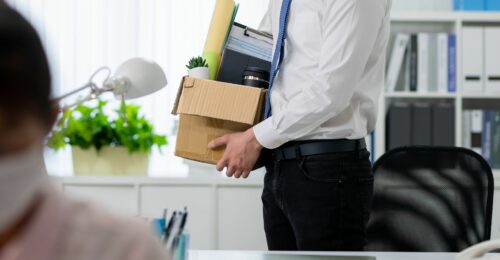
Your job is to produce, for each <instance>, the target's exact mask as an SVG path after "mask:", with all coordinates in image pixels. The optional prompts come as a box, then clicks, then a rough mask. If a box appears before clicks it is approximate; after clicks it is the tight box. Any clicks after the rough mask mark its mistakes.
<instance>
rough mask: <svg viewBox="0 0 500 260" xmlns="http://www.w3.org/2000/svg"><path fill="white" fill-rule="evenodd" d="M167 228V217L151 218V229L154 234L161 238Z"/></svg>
mask: <svg viewBox="0 0 500 260" xmlns="http://www.w3.org/2000/svg"><path fill="white" fill-rule="evenodd" d="M164 228H165V219H164V218H155V219H153V220H151V231H152V232H153V234H154V235H155V236H156V237H158V239H161V237H162V235H163V232H164Z"/></svg>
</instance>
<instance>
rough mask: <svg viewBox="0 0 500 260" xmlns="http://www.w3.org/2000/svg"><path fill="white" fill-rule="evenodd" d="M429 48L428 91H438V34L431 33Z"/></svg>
mask: <svg viewBox="0 0 500 260" xmlns="http://www.w3.org/2000/svg"><path fill="white" fill-rule="evenodd" d="M428 46H429V50H428V54H429V58H428V60H427V61H428V64H427V69H428V77H429V79H428V83H427V91H428V92H432V93H437V92H438V89H439V88H438V84H439V82H438V73H439V71H438V70H439V66H438V65H439V54H438V34H436V33H431V34H429V42H428Z"/></svg>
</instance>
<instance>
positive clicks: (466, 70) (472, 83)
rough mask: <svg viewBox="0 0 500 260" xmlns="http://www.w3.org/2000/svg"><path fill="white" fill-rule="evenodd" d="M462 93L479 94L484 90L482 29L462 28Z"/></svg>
mask: <svg viewBox="0 0 500 260" xmlns="http://www.w3.org/2000/svg"><path fill="white" fill-rule="evenodd" d="M462 42H463V48H462V49H463V51H462V57H463V62H462V64H463V74H464V75H463V91H464V92H466V93H480V92H482V91H483V89H484V79H483V78H484V77H483V73H484V59H483V57H484V55H483V54H484V53H483V48H484V28H483V27H464V28H463V39H462Z"/></svg>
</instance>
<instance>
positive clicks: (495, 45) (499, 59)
mask: <svg viewBox="0 0 500 260" xmlns="http://www.w3.org/2000/svg"><path fill="white" fill-rule="evenodd" d="M484 45H485V48H484V59H485V62H484V64H485V68H484V69H485V81H486V86H485V89H486V91H487V92H493V93H500V27H486V28H485V29H484Z"/></svg>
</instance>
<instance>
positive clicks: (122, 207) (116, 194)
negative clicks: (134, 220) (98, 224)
mask: <svg viewBox="0 0 500 260" xmlns="http://www.w3.org/2000/svg"><path fill="white" fill-rule="evenodd" d="M63 189H64V192H66V193H67V194H69V195H71V196H74V197H76V198H81V199H85V200H89V201H91V202H94V203H96V204H98V205H100V206H102V207H104V208H106V209H109V210H110V211H112V212H115V213H118V214H125V215H127V216H137V213H138V211H137V194H136V190H135V187H134V186H133V185H130V186H128V185H124V186H116V185H109V186H108V185H102V186H101V185H91V184H89V185H64V186H63Z"/></svg>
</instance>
